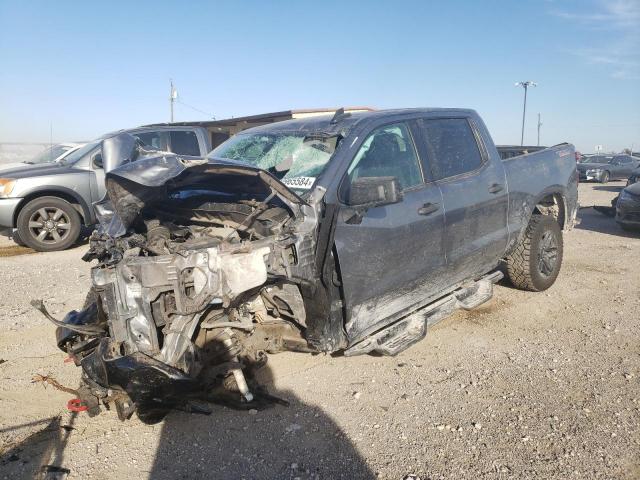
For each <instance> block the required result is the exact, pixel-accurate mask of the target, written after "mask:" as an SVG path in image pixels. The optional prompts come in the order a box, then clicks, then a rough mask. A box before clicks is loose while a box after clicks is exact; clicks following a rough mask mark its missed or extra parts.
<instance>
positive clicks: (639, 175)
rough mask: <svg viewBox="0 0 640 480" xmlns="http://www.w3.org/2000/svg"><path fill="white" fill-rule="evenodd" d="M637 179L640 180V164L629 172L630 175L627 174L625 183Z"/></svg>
mask: <svg viewBox="0 0 640 480" xmlns="http://www.w3.org/2000/svg"><path fill="white" fill-rule="evenodd" d="M636 158H638V157H636ZM639 160H640V159H639ZM638 180H640V165H639V166H638V167H637V168H636V169H635V170H634V171H633V172H631V175H629V178H628V179H627V185H633V184H634V183H636V182H637V181H638Z"/></svg>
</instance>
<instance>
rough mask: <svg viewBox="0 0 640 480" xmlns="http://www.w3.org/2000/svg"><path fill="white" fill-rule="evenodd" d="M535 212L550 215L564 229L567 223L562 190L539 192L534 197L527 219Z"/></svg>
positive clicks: (565, 204) (565, 200) (565, 202)
mask: <svg viewBox="0 0 640 480" xmlns="http://www.w3.org/2000/svg"><path fill="white" fill-rule="evenodd" d="M535 214H540V215H550V216H552V217H553V218H555V220H556V221H557V222H558V225H559V226H560V230H565V227H566V225H567V199H566V196H565V195H564V192H562V191H560V190H551V191H548V192H543V193H542V194H540V195H539V196H538V198H536V199H535V202H534V204H533V209H532V210H531V213H530V214H529V219H528V221H530V220H531V216H532V215H535ZM528 221H527V223H528Z"/></svg>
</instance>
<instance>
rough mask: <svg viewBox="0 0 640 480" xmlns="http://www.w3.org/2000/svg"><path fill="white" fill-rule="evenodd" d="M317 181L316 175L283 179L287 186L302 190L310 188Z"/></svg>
mask: <svg viewBox="0 0 640 480" xmlns="http://www.w3.org/2000/svg"><path fill="white" fill-rule="evenodd" d="M315 181H316V177H292V178H283V179H282V183H284V184H285V185H286V186H287V187H289V188H300V189H302V190H309V189H310V188H311V186H312V185H313V182H315Z"/></svg>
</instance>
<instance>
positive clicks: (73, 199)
mask: <svg viewBox="0 0 640 480" xmlns="http://www.w3.org/2000/svg"><path fill="white" fill-rule="evenodd" d="M41 197H57V198H60V199H61V200H65V201H66V202H69V203H70V204H71V206H73V208H75V210H76V211H77V212H78V214H79V215H80V220H81V221H82V223H83V225H90V224H92V223H93V220H92V217H93V216H92V215H91V209H90V208H89V205H87V202H85V200H84V199H83V198H82V196H80V195H78V193H77V192H74V191H73V190H71V189H68V188H62V187H56V188H45V189H42V190H33V191H31V192H28V193H27V194H26V195H25V196H24V197H23V198H22V201H21V202H20V203H19V204H18V207H17V208H16V209H15V211H14V212H13V227H14V228H15V227H16V226H17V222H18V215H20V212H21V211H22V209H23V208H24V207H25V206H26V205H27V204H28V203H29V202H31V201H32V200H35V199H36V198H41Z"/></svg>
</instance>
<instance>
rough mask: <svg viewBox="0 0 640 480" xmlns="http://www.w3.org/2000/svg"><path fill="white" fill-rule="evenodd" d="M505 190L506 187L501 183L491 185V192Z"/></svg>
mask: <svg viewBox="0 0 640 480" xmlns="http://www.w3.org/2000/svg"><path fill="white" fill-rule="evenodd" d="M502 190H504V187H503V186H502V185H500V184H499V183H494V184H493V185H491V186H490V187H489V193H498V192H501V191H502Z"/></svg>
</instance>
